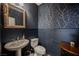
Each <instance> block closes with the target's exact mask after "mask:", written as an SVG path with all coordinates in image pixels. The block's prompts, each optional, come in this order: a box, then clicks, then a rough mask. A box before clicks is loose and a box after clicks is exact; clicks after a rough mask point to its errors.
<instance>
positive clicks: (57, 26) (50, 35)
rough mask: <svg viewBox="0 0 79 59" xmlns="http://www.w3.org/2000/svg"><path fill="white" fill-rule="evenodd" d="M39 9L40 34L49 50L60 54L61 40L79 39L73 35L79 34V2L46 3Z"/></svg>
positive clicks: (54, 53)
mask: <svg viewBox="0 0 79 59" xmlns="http://www.w3.org/2000/svg"><path fill="white" fill-rule="evenodd" d="M38 10H39V12H38V35H39V38H40V42H41V44H42V45H43V46H45V47H46V49H47V52H49V53H51V55H60V54H61V51H60V48H59V44H60V42H61V41H67V42H70V41H78V39H76V38H74V37H73V35H79V34H78V33H77V32H79V4H53V3H52V4H47V3H46V4H42V5H40V6H39V8H38ZM78 43H79V41H78Z"/></svg>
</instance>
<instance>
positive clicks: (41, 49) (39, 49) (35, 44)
mask: <svg viewBox="0 0 79 59" xmlns="http://www.w3.org/2000/svg"><path fill="white" fill-rule="evenodd" d="M38 41H39V39H38V38H33V39H31V46H32V48H33V49H34V51H35V53H34V56H42V55H45V53H46V49H45V48H44V47H43V46H40V45H38Z"/></svg>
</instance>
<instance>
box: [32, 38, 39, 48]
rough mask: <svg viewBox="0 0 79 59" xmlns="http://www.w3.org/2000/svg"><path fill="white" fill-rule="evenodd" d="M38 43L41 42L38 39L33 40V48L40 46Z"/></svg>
mask: <svg viewBox="0 0 79 59" xmlns="http://www.w3.org/2000/svg"><path fill="white" fill-rule="evenodd" d="M38 41H39V39H38V38H33V39H31V46H32V47H33V48H35V47H36V46H37V45H38Z"/></svg>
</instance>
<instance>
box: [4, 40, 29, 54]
mask: <svg viewBox="0 0 79 59" xmlns="http://www.w3.org/2000/svg"><path fill="white" fill-rule="evenodd" d="M28 43H29V40H27V39H22V40H16V41H13V42H8V43H7V44H5V46H4V47H5V48H6V49H7V50H10V51H17V55H21V49H22V48H24V47H25V46H27V44H28Z"/></svg>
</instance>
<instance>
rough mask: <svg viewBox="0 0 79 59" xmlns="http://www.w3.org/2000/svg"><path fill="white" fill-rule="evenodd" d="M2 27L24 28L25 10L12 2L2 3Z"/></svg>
mask: <svg viewBox="0 0 79 59" xmlns="http://www.w3.org/2000/svg"><path fill="white" fill-rule="evenodd" d="M3 10H4V28H25V10H24V9H23V8H22V7H20V6H16V5H14V4H4V5H3Z"/></svg>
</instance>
